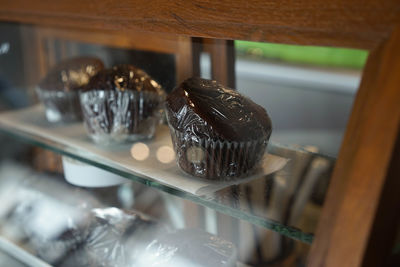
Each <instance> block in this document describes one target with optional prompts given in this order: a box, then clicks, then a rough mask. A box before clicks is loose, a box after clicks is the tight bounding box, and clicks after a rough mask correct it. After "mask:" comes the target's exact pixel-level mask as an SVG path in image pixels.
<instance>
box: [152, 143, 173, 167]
mask: <svg viewBox="0 0 400 267" xmlns="http://www.w3.org/2000/svg"><path fill="white" fill-rule="evenodd" d="M156 156H157V159H158V161H160V162H161V163H165V164H166V163H170V162H172V161H173V160H174V159H175V152H174V150H173V149H172V147H169V146H161V147H160V148H159V149H157V154H156Z"/></svg>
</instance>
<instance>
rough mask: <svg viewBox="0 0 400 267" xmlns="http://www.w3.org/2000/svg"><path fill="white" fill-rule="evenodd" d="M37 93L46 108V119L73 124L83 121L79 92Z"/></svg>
mask: <svg viewBox="0 0 400 267" xmlns="http://www.w3.org/2000/svg"><path fill="white" fill-rule="evenodd" d="M36 93H37V95H38V96H39V99H40V101H41V102H42V103H43V104H44V106H45V111H46V119H47V120H48V121H50V122H73V121H81V120H82V111H81V105H80V103H79V93H78V92H77V91H57V90H54V91H53V90H43V89H42V88H40V87H36Z"/></svg>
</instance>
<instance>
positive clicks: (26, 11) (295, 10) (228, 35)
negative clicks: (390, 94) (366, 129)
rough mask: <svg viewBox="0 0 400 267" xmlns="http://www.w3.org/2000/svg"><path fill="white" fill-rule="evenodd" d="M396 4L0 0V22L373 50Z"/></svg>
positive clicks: (356, 0)
mask: <svg viewBox="0 0 400 267" xmlns="http://www.w3.org/2000/svg"><path fill="white" fill-rule="evenodd" d="M399 8H400V4H399V2H398V1H396V0H382V1H373V0H364V1H363V0H348V1H341V0H333V1H325V0H298V1H292V0H268V1H264V0H253V1H248V0H220V1H212V0H203V1H188V0H176V1H169V0H158V1H147V0H124V1H112V0H99V1H87V0H58V1H54V0H40V1H39V0H13V1H9V0H0V20H4V21H15V22H23V23H33V24H39V25H46V26H58V27H61V26H62V27H75V28H85V29H89V30H93V29H97V30H118V31H121V32H125V33H126V34H129V31H131V30H145V31H153V32H164V33H177V34H184V35H190V36H198V37H212V38H222V39H243V40H253V41H268V42H279V43H290V44H303V45H328V46H331V45H333V46H346V47H347V46H348V47H361V48H371V47H375V46H376V45H378V44H379V43H380V41H381V40H382V39H383V38H387V37H388V36H389V34H390V32H391V31H392V30H393V27H394V25H395V24H397V23H399V21H400V15H399V14H400V13H399V11H400V10H399Z"/></svg>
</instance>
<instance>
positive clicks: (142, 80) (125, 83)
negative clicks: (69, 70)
mask: <svg viewBox="0 0 400 267" xmlns="http://www.w3.org/2000/svg"><path fill="white" fill-rule="evenodd" d="M83 90H84V91H89V90H116V91H128V90H130V91H136V92H142V91H146V92H154V93H158V94H161V93H162V91H163V89H162V88H161V85H159V84H158V83H157V82H156V81H155V80H153V79H152V78H151V77H150V76H149V75H148V74H147V73H146V72H144V71H143V70H141V69H138V68H136V67H134V66H132V65H129V64H123V65H117V66H114V67H113V68H110V69H104V70H102V71H100V72H99V73H97V74H96V75H95V76H94V77H92V78H91V79H90V81H89V83H88V84H87V85H86V86H85V87H84V88H83Z"/></svg>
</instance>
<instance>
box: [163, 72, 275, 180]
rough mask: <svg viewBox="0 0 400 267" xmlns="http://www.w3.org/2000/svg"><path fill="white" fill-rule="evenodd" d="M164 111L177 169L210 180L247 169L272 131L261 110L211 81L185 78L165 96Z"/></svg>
mask: <svg viewBox="0 0 400 267" xmlns="http://www.w3.org/2000/svg"><path fill="white" fill-rule="evenodd" d="M166 113H167V119H168V125H169V128H170V132H171V137H172V143H173V145H174V149H175V151H176V154H177V161H178V165H179V167H180V168H181V169H182V170H183V171H185V172H186V173H189V174H191V175H194V176H197V177H201V178H206V179H210V180H231V179H235V178H240V177H244V176H246V175H249V174H251V173H253V172H254V171H255V170H256V168H257V167H258V166H259V163H260V162H261V160H262V158H263V155H264V153H265V150H266V147H267V145H268V141H269V138H270V135H271V132H272V126H271V120H270V118H269V116H268V114H267V112H266V111H265V109H264V108H262V107H261V106H259V105H257V104H256V103H254V102H253V101H251V100H250V99H248V98H246V97H244V96H242V95H241V94H239V93H238V92H236V91H234V90H232V89H230V88H227V87H224V86H222V85H220V84H218V83H217V82H216V81H212V80H206V79H200V78H190V79H187V80H185V81H184V82H183V83H182V84H181V85H180V86H178V87H177V88H175V89H174V90H173V91H172V92H171V93H170V94H169V95H168V97H167V100H166Z"/></svg>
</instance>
